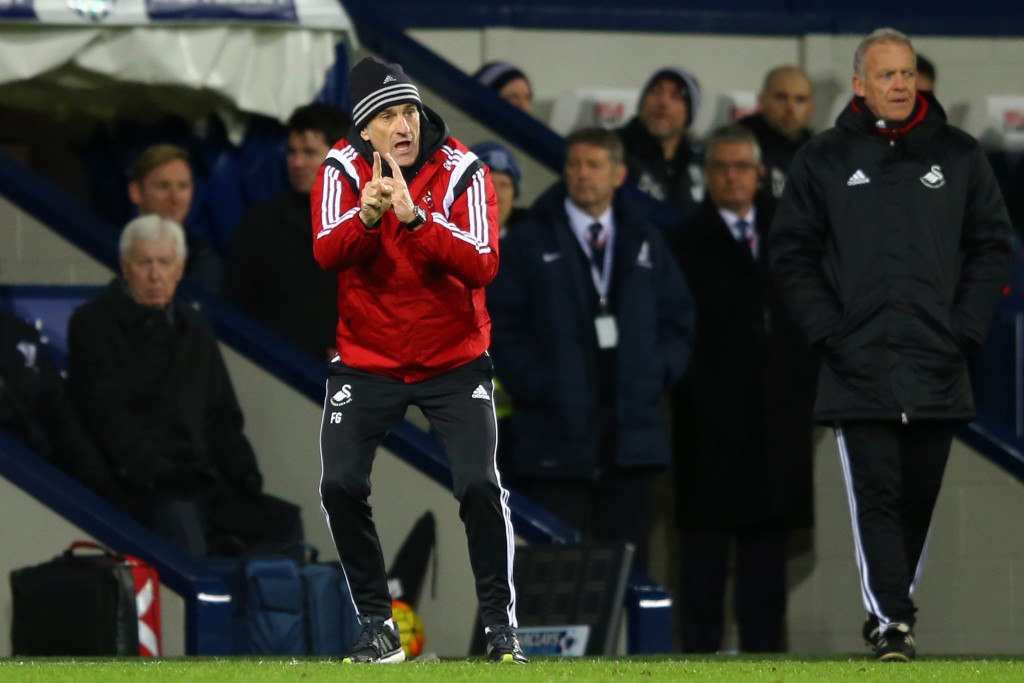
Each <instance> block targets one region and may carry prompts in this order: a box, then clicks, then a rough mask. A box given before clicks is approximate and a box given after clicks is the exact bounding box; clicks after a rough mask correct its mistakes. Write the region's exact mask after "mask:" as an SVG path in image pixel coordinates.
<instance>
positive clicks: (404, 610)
mask: <svg viewBox="0 0 1024 683" xmlns="http://www.w3.org/2000/svg"><path fill="white" fill-rule="evenodd" d="M391 618H392V619H394V620H395V626H397V627H398V635H399V637H400V638H401V639H402V649H403V650H405V656H406V657H408V658H409V659H412V658H413V657H418V656H419V654H420V653H421V652H423V622H421V621H420V618H419V616H418V615H417V614H416V612H415V611H414V610H413V608H412V607H411V606H410V605H409V604H408V603H406V602H402V601H401V600H393V601H392V602H391Z"/></svg>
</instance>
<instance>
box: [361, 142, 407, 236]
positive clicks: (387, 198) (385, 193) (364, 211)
mask: <svg viewBox="0 0 1024 683" xmlns="http://www.w3.org/2000/svg"><path fill="white" fill-rule="evenodd" d="M390 159H391V157H390V155H389V156H388V160H389V161H390ZM391 163H392V164H393V163H394V162H391ZM399 177H401V176H399ZM389 180H391V179H390V178H382V177H381V175H380V154H378V153H377V152H374V153H373V177H372V178H370V182H368V183H366V184H365V185H363V192H362V194H361V195H360V196H359V204H360V208H359V218H360V219H361V220H362V221H363V224H364V225H365V226H367V227H371V226H374V225H376V224H377V222H378V221H380V218H381V216H383V215H384V212H385V211H387V210H388V209H389V208H391V184H390V183H388V182H387V181H389ZM402 185H403V187H404V186H405V184H404V183H403V184H402ZM406 194H408V190H407V191H406Z"/></svg>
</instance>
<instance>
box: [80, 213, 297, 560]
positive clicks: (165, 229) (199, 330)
mask: <svg viewBox="0 0 1024 683" xmlns="http://www.w3.org/2000/svg"><path fill="white" fill-rule="evenodd" d="M120 252H121V270H122V275H121V276H119V277H116V278H114V280H113V281H112V282H111V283H110V284H109V285H108V286H107V287H106V289H104V290H103V291H102V292H101V293H100V294H99V295H98V296H97V297H96V298H95V299H93V300H92V301H89V302H87V303H85V304H83V305H82V306H80V307H79V308H78V309H77V310H76V311H75V312H74V314H73V315H72V318H71V322H70V325H69V328H68V346H69V359H68V361H69V382H70V386H71V392H72V396H73V398H74V400H75V402H76V404H77V406H78V409H79V411H80V413H81V415H82V417H83V419H84V421H85V423H86V426H87V427H88V429H89V430H90V431H91V433H92V436H93V438H94V439H95V440H96V442H97V444H98V445H99V447H100V450H101V451H102V452H103V455H104V456H105V457H106V458H107V460H108V461H109V462H110V463H111V465H112V467H113V468H114V473H115V476H116V477H117V478H118V480H119V482H120V483H121V485H122V486H123V487H124V488H125V490H126V492H127V493H126V494H125V495H124V496H123V497H122V499H121V500H118V501H115V502H117V503H119V504H121V505H122V506H123V507H125V508H126V509H127V510H128V511H129V512H131V513H132V514H134V515H136V516H137V517H139V518H140V519H141V520H142V521H143V522H144V523H146V524H148V525H149V526H151V527H152V528H153V529H155V530H156V531H157V532H159V533H162V534H164V535H165V536H168V537H169V538H170V539H171V540H172V541H174V542H176V543H177V544H178V545H180V546H182V547H183V548H185V549H186V550H187V551H188V552H190V553H192V554H195V555H204V554H238V553H244V552H273V551H275V550H284V549H285V548H287V547H288V546H290V545H291V544H293V543H294V542H296V541H299V540H301V539H302V524H301V519H300V517H299V509H298V508H297V507H296V506H294V505H292V504H291V503H287V502H285V501H283V500H280V499H277V498H274V497H273V496H268V495H266V494H264V493H263V492H262V487H263V477H262V476H261V474H260V470H259V467H258V465H257V462H256V456H255V454H254V453H253V449H252V447H251V446H250V444H249V441H248V440H247V439H246V437H245V435H244V434H243V432H242V425H243V417H242V411H241V410H240V408H239V405H238V401H237V399H236V397H235V392H234V389H233V387H232V385H231V379H230V377H229V376H228V372H227V367H226V366H225V364H224V359H223V357H222V356H221V353H220V349H219V348H218V346H217V340H216V338H215V337H214V335H213V332H212V330H211V328H210V325H209V323H208V322H207V321H206V320H205V318H204V317H203V316H202V315H201V314H200V313H199V312H198V311H196V310H195V309H194V308H192V307H191V306H189V305H188V304H186V303H184V302H182V301H180V300H178V299H177V298H175V291H176V289H177V286H178V283H179V282H180V280H181V277H182V273H183V271H184V268H185V258H186V247H185V236H184V233H183V231H182V228H181V226H180V225H178V224H177V223H175V222H174V221H172V220H169V219H166V218H162V217H161V216H159V215H156V214H147V215H144V216H140V217H139V218H136V219H135V220H133V221H131V222H129V223H128V225H127V226H125V228H124V231H123V232H122V233H121V244H120Z"/></svg>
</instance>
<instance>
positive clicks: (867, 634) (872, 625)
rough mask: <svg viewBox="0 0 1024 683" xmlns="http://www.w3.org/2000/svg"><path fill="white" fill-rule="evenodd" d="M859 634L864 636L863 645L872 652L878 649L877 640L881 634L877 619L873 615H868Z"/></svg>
mask: <svg viewBox="0 0 1024 683" xmlns="http://www.w3.org/2000/svg"><path fill="white" fill-rule="evenodd" d="M861 633H862V634H863V635H864V644H865V645H867V646H868V647H870V648H871V649H872V650H873V649H875V648H876V647H878V639H879V638H881V637H882V632H881V630H879V628H878V617H876V616H875V615H874V614H869V615H868V618H867V620H866V621H865V622H864V628H863V629H862V630H861Z"/></svg>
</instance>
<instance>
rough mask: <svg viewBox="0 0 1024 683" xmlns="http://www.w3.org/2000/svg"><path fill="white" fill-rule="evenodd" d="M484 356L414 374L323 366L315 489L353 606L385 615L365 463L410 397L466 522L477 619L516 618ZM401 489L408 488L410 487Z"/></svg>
mask: <svg viewBox="0 0 1024 683" xmlns="http://www.w3.org/2000/svg"><path fill="white" fill-rule="evenodd" d="M491 376H492V368H491V360H490V358H489V357H488V356H486V355H484V356H481V357H480V358H478V359H476V360H474V361H472V362H470V363H467V364H466V365H463V366H461V367H459V368H456V369H454V370H449V371H448V372H445V373H443V374H441V375H439V376H437V377H433V378H431V379H428V380H424V381H422V382H415V383H412V384H406V383H404V382H402V381H400V380H397V379H393V378H391V377H384V376H382V375H376V374H372V373H368V372H364V371H362V370H357V369H355V368H351V367H348V366H346V365H343V364H341V363H339V362H338V361H335V362H333V363H331V365H330V374H329V376H328V379H327V396H326V399H325V401H324V415H323V421H322V423H321V426H320V457H321V460H322V464H323V477H322V479H321V481H320V498H321V502H322V505H323V509H324V513H325V515H326V516H327V523H328V525H329V527H330V529H331V534H332V535H333V537H334V543H335V546H336V547H337V550H338V556H339V557H340V558H341V562H342V565H343V566H344V568H345V574H346V576H347V578H348V582H349V587H350V589H351V591H352V597H353V599H354V600H355V603H356V607H357V609H358V610H359V613H360V614H379V615H387V616H390V614H391V596H390V594H389V593H388V587H387V574H386V570H385V567H384V557H383V555H382V554H381V549H380V541H379V539H378V537H377V528H376V526H375V525H374V522H373V516H372V511H371V507H370V503H369V497H370V470H371V469H372V466H373V458H374V455H375V454H376V450H377V447H378V446H379V445H380V443H381V440H382V439H383V438H384V435H385V434H387V432H388V430H389V429H391V428H392V427H393V426H395V425H396V424H397V423H398V422H399V421H400V420H402V419H403V418H404V417H405V413H406V409H407V408H408V406H410V405H415V406H418V407H419V408H420V410H422V411H423V414H424V415H425V416H426V417H427V419H428V420H429V421H430V424H431V426H432V427H433V428H434V432H435V434H436V435H437V437H438V439H439V440H440V441H441V444H442V445H443V446H444V448H445V451H446V452H447V454H448V460H449V463H450V467H451V472H452V481H453V489H454V494H455V498H456V500H458V501H459V515H460V517H461V518H462V521H463V524H465V527H466V537H467V540H468V543H469V559H470V564H471V565H472V568H473V574H474V576H475V577H476V591H477V598H478V600H479V602H480V614H481V619H482V621H483V624H484V626H491V625H497V624H504V625H511V626H515V625H516V618H515V589H514V588H513V585H512V558H513V552H514V547H515V546H514V540H515V539H514V536H513V533H512V523H511V518H510V513H509V508H508V492H507V491H506V490H505V489H504V488H502V486H501V482H500V478H499V475H498V470H497V465H496V462H495V451H496V444H497V436H496V424H497V421H496V416H495V412H494V401H493V393H494V387H493V385H492V383H491ZM409 495H412V496H414V495H416V493H415V491H410V492H409Z"/></svg>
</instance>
